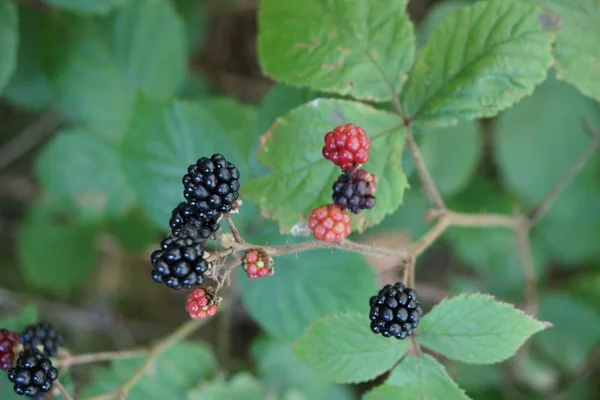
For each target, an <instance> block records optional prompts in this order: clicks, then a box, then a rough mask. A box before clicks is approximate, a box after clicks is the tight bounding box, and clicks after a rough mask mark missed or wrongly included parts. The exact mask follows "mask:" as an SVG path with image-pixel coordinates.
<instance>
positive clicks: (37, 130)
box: [0, 109, 61, 170]
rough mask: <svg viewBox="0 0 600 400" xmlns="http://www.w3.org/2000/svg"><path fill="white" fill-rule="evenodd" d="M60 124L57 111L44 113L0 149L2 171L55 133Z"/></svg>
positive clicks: (0, 167) (0, 168)
mask: <svg viewBox="0 0 600 400" xmlns="http://www.w3.org/2000/svg"><path fill="white" fill-rule="evenodd" d="M60 122H61V121H60V117H59V115H58V114H57V113H56V111H54V110H52V109H50V110H47V111H46V112H44V113H43V114H42V115H41V116H40V117H39V118H38V119H37V120H35V121H34V122H33V123H32V124H31V125H29V126H28V127H27V128H25V129H24V130H23V131H21V132H19V133H18V134H17V135H16V136H15V137H13V138H12V139H11V140H10V141H9V142H8V143H6V144H5V145H4V146H2V148H0V170H2V169H4V168H6V167H7V166H9V165H10V164H12V163H13V162H15V161H16V160H18V159H19V158H20V157H21V156H22V155H24V154H25V153H27V152H28V151H29V150H31V149H32V148H34V147H35V146H36V145H37V144H38V143H40V142H41V141H42V140H43V139H44V138H45V137H46V136H48V135H49V134H51V133H52V132H54V130H55V129H56V128H57V127H58V126H59V125H60Z"/></svg>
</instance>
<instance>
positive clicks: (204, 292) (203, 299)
mask: <svg viewBox="0 0 600 400" xmlns="http://www.w3.org/2000/svg"><path fill="white" fill-rule="evenodd" d="M217 308H218V305H217V300H216V298H215V294H214V290H213V289H212V288H206V289H194V290H193V291H192V293H190V294H188V295H187V298H186V303H185V309H186V310H187V312H188V313H189V314H190V317H192V319H203V318H206V317H212V316H213V315H215V314H216V313H217Z"/></svg>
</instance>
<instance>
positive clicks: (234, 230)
mask: <svg viewBox="0 0 600 400" xmlns="http://www.w3.org/2000/svg"><path fill="white" fill-rule="evenodd" d="M223 218H225V222H227V225H229V229H230V230H231V233H232V234H233V237H234V238H235V241H236V242H238V243H244V239H242V236H241V235H240V231H238V229H237V228H236V226H235V224H234V223H233V219H231V215H230V214H224V215H223Z"/></svg>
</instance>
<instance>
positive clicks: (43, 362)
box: [8, 347, 58, 398]
mask: <svg viewBox="0 0 600 400" xmlns="http://www.w3.org/2000/svg"><path fill="white" fill-rule="evenodd" d="M56 378H58V371H57V370H56V368H54V367H53V366H52V362H51V361H50V360H49V359H48V358H47V357H46V356H45V355H44V354H43V353H42V352H41V351H39V350H38V349H36V348H35V347H30V348H28V349H25V350H23V351H22V352H20V353H19V357H18V358H17V365H16V367H14V368H11V369H10V370H9V371H8V380H9V381H11V382H12V383H14V386H13V390H14V391H15V393H16V394H18V395H21V396H27V397H34V396H39V395H40V394H41V393H45V392H48V391H50V389H51V388H52V384H53V383H54V381H55V380H56ZM38 398H39V397H38Z"/></svg>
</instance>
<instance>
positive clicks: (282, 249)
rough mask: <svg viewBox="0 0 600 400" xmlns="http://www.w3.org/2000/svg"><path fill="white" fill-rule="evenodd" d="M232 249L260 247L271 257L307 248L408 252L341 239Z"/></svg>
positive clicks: (385, 254)
mask: <svg viewBox="0 0 600 400" xmlns="http://www.w3.org/2000/svg"><path fill="white" fill-rule="evenodd" d="M232 246H233V247H234V251H235V252H238V251H243V250H249V249H256V248H260V249H262V250H264V251H265V252H266V253H267V254H269V255H270V256H273V257H279V256H283V255H286V254H293V253H302V252H304V251H309V250H317V249H339V250H343V251H350V252H354V253H360V254H363V255H368V256H374V257H386V258H397V259H400V258H402V257H408V252H406V251H404V250H400V251H394V250H389V249H385V248H380V247H374V246H370V245H366V244H361V243H356V242H352V241H350V240H342V241H341V242H340V243H326V242H322V241H312V242H303V243H297V244H286V245H281V246H259V245H256V244H252V243H245V242H244V243H237V244H233V245H232Z"/></svg>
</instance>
